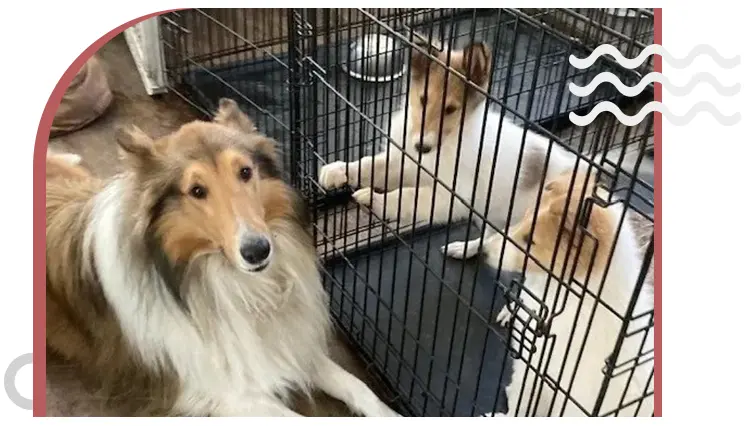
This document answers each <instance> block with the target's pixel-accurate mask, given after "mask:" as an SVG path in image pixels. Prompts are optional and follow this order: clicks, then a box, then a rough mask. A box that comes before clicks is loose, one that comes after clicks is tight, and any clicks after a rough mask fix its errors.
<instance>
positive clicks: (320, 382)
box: [46, 99, 398, 416]
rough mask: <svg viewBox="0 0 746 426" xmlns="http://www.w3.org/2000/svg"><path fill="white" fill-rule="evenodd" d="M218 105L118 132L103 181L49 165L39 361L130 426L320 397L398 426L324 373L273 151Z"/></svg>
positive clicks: (301, 228) (303, 229) (355, 387)
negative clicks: (130, 413)
mask: <svg viewBox="0 0 746 426" xmlns="http://www.w3.org/2000/svg"><path fill="white" fill-rule="evenodd" d="M219 105H220V107H219V111H218V113H217V115H216V117H215V118H214V120H212V121H195V122H192V123H188V124H185V125H184V126H182V127H181V128H180V129H179V130H178V131H176V132H174V133H172V134H170V135H167V136H165V137H162V138H159V139H156V140H153V139H151V138H150V137H149V136H147V135H146V134H144V133H143V132H141V131H139V130H137V129H136V128H133V129H132V130H129V131H121V132H119V134H118V138H117V142H118V144H119V147H121V152H122V154H123V158H124V160H125V166H126V167H125V171H124V172H123V173H121V174H120V175H118V176H116V177H114V178H112V179H110V180H107V181H100V180H98V179H97V178H95V177H93V176H92V175H91V174H89V173H87V172H86V171H85V169H83V168H82V167H81V166H79V165H77V161H76V160H75V158H74V157H71V156H69V155H64V154H63V155H55V154H51V155H49V156H48V158H47V190H46V200H47V201H46V203H47V204H46V241H47V247H46V253H47V254H46V262H47V268H46V273H47V291H46V294H47V302H46V303H47V345H48V348H49V349H50V350H51V351H53V352H55V353H57V354H59V355H61V356H62V357H64V358H66V359H68V360H70V361H72V362H74V363H77V364H78V365H80V366H81V367H82V368H83V369H84V370H85V371H87V372H88V373H90V374H89V375H90V377H91V378H93V379H95V380H96V384H97V385H98V386H99V387H100V389H102V391H103V392H105V393H106V399H108V400H109V401H111V402H112V404H113V405H118V404H121V403H123V402H125V401H127V402H129V403H130V404H135V407H132V409H133V410H134V413H135V414H137V415H186V416H294V415H298V414H297V413H295V412H293V411H292V410H291V409H290V408H288V407H287V398H288V396H289V394H290V393H291V391H301V392H302V391H308V390H309V389H310V388H314V387H315V388H318V389H320V390H322V391H324V392H326V393H328V394H329V395H330V396H332V397H334V398H337V399H339V400H341V401H343V402H344V403H346V404H347V405H348V406H349V407H350V408H351V409H352V410H353V411H354V412H356V413H359V414H362V415H365V416H397V415H398V414H397V413H395V412H394V411H392V410H391V409H390V408H389V407H387V406H386V405H385V404H384V403H383V402H382V401H381V400H379V399H378V397H377V396H376V395H375V394H374V393H373V392H372V391H371V390H370V389H369V388H368V387H367V386H366V385H365V384H363V383H362V382H361V381H360V380H358V379H357V378H355V377H354V376H352V375H351V374H349V373H347V372H346V371H345V370H343V369H342V368H341V367H340V366H338V365H337V364H335V363H334V362H333V361H332V360H331V359H330V358H329V353H328V346H327V342H328V338H329V331H330V324H331V322H330V320H329V316H328V311H327V299H326V294H325V292H324V290H323V288H322V285H321V280H320V274H319V270H318V268H317V257H316V252H315V250H314V245H313V243H312V240H311V238H310V234H309V232H308V225H309V223H308V222H307V219H306V216H305V213H304V208H303V203H302V201H301V199H300V198H299V197H298V195H296V193H295V192H294V191H293V190H292V189H291V188H290V187H288V186H287V185H286V184H285V183H283V181H282V180H281V179H280V173H279V171H278V158H277V156H276V153H275V143H274V141H273V140H271V139H269V138H267V137H265V136H264V135H262V134H260V133H259V132H257V131H256V129H255V127H254V125H253V124H252V122H251V121H250V120H249V118H248V117H247V116H246V115H244V114H243V112H241V111H240V109H239V108H238V106H237V104H236V103H235V102H233V101H231V100H227V99H223V100H221V101H220V104H219ZM133 401H134V402H133Z"/></svg>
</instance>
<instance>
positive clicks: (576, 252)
mask: <svg viewBox="0 0 746 426" xmlns="http://www.w3.org/2000/svg"><path fill="white" fill-rule="evenodd" d="M586 176H588V184H587V187H586V189H585V191H584V190H583V187H584V185H586ZM572 180H573V173H572V172H567V173H565V174H562V175H560V176H559V177H557V178H555V179H553V180H552V181H550V182H549V183H547V185H546V186H545V190H544V191H543V193H542V196H541V199H540V203H539V207H538V212H537V214H536V222H535V227H534V230H533V235H532V234H531V227H532V223H533V222H534V209H533V208H531V209H529V210H527V211H526V213H525V215H524V217H523V219H522V220H521V221H520V222H519V223H517V224H515V225H514V226H511V229H510V232H509V234H508V235H509V237H510V239H511V240H513V242H511V241H509V240H505V238H504V237H503V236H502V235H500V234H495V235H492V236H490V237H488V238H486V239H485V242H484V256H485V261H486V262H487V264H489V265H491V266H492V267H494V268H498V267H500V262H501V258H502V270H503V271H513V272H522V271H523V270H524V269H523V268H524V261H526V263H525V264H526V269H525V271H526V272H525V277H526V279H525V283H524V289H523V290H522V295H521V296H520V300H521V302H522V303H523V304H524V307H523V308H521V309H514V310H515V312H514V313H511V311H510V309H509V308H508V306H507V305H506V307H504V308H503V310H502V311H501V312H500V313H499V314H498V316H497V321H498V322H500V323H501V324H503V325H505V324H507V323H508V321H509V320H510V318H511V315H514V318H515V319H514V324H515V325H516V329H517V330H518V331H519V333H520V330H522V329H523V327H524V325H525V324H529V325H528V329H529V330H532V329H534V327H535V326H536V322H535V320H532V319H531V317H530V316H529V315H528V313H527V311H532V310H533V311H535V312H537V313H538V312H540V308H541V305H540V302H539V301H538V300H543V304H544V306H545V307H547V308H548V310H549V313H550V315H549V317H550V318H551V321H549V328H548V333H547V334H546V335H544V336H538V337H536V342H535V348H536V351H535V353H533V355H531V354H529V353H527V352H526V351H524V352H523V353H522V354H521V356H520V357H519V359H516V360H515V361H514V362H513V373H512V375H511V381H510V384H509V385H508V387H507V389H506V393H507V399H508V413H507V415H508V416H538V417H545V416H557V415H559V414H562V415H563V416H566V417H579V416H585V415H586V414H584V412H583V411H582V410H581V409H580V408H579V407H578V405H579V406H580V407H582V408H583V409H585V410H587V411H588V412H592V410H593V409H594V407H595V406H596V404H597V403H599V404H600V411H599V414H600V415H603V414H604V413H608V412H610V411H612V410H615V409H617V408H619V407H624V406H625V405H626V404H629V405H628V406H626V407H625V408H623V409H621V410H620V411H619V412H618V414H616V415H619V416H624V417H629V416H637V415H641V416H649V415H651V414H652V412H653V398H652V396H650V394H651V393H652V392H653V389H654V385H653V366H652V359H650V358H651V357H652V351H653V341H654V338H653V331H652V328H651V329H650V330H649V331H648V332H647V334H646V333H645V332H637V333H634V332H635V331H636V330H637V331H639V330H644V329H645V328H646V326H648V325H649V321H650V320H651V319H650V317H649V315H644V314H646V313H649V312H652V310H653V291H652V287H651V285H650V283H649V282H646V283H645V284H644V285H643V287H642V289H641V290H640V293H639V296H638V298H637V300H636V303H635V305H634V307H633V309H634V310H633V311H632V316H631V319H633V320H632V321H631V322H630V325H629V327H628V328H627V330H626V333H625V334H627V337H626V338H624V340H623V343H622V345H621V347H620V350H619V353H618V356H617V357H616V360H617V361H616V367H617V368H616V369H613V370H611V371H610V372H611V373H613V374H614V375H616V374H618V375H619V376H618V377H613V378H612V379H611V380H610V382H609V384H608V388H607V390H606V393H605V397H604V399H603V401H597V399H598V398H599V393H600V391H601V389H602V382H603V378H604V373H603V371H604V370H605V369H607V368H608V367H607V365H606V363H607V358H608V357H610V356H611V355H612V353H613V350H614V347H615V344H616V343H617V338H618V337H619V335H620V332H621V331H623V330H622V317H623V316H624V315H625V314H626V313H627V310H628V308H629V306H630V304H631V303H632V302H633V300H632V299H633V294H634V291H635V287H636V285H637V282H638V278H639V275H640V273H641V268H642V264H643V263H642V253H641V249H640V244H639V242H638V240H639V238H638V236H637V234H636V232H635V229H634V228H633V224H632V223H633V222H632V221H631V220H630V219H628V218H629V217H630V216H629V215H630V213H631V211H628V212H627V215H626V216H625V217H624V220H623V221H622V216H621V213H622V208H623V206H622V205H621V204H620V203H617V204H612V205H610V206H608V207H606V208H603V207H601V206H598V205H595V206H593V208H592V209H591V213H590V216H589V220H588V224H587V225H586V226H585V227H583V228H582V229H581V227H580V226H579V222H576V214H577V212H578V211H579V209H581V208H582V206H583V204H582V202H583V200H584V199H585V198H587V197H590V194H591V191H592V190H591V189H590V188H592V187H593V185H594V184H595V179H594V178H593V176H592V175H586V174H584V173H578V174H577V175H576V176H575V179H574V183H573V182H572ZM571 184H572V186H571ZM568 198H569V205H568V206H567V208H566V204H568ZM565 211H567V215H566V217H565V221H564V223H563V221H562V219H563V212H565ZM620 221H622V226H621V230H619V232H618V239H617V240H616V242H615V241H614V239H615V235H617V230H618V229H619V224H620ZM584 231H585V232H584ZM573 232H574V234H573ZM586 232H587V233H586ZM558 238H559V239H560V240H559V244H557V241H558ZM594 239H595V240H596V241H597V242H594ZM529 241H530V242H531V244H530V246H531V247H530V250H529V253H530V255H531V256H529V257H528V259H527V258H526V254H525V253H526V245H527V244H528V243H529ZM503 244H505V249H504V251H503ZM516 244H520V247H521V248H519V247H518V246H517V245H516ZM555 247H556V248H555ZM555 251H556V252H557V253H558V254H557V256H556V260H555V263H554V267H553V268H552V269H551V270H552V273H553V274H554V276H555V277H561V278H562V282H563V283H568V282H573V285H572V289H573V291H574V293H573V292H568V291H567V289H568V287H567V285H566V284H561V285H560V283H559V282H558V281H557V279H556V278H552V279H551V280H548V278H549V274H548V272H547V270H549V268H550V267H551V266H550V265H552V257H553V254H554V253H555ZM473 254H474V253H469V254H468V255H473ZM610 256H611V259H610V260H609V257H610ZM537 262H538V264H537ZM566 262H567V263H566ZM540 265H543V267H544V268H547V269H544V268H542V266H540ZM565 265H567V266H566V267H564V266H565ZM607 265H609V269H608V275H607V276H606V278H605V279H604V270H605V269H606V266H607ZM649 273H650V272H648V274H649ZM648 279H649V278H648ZM547 281H549V283H548V285H547ZM602 283H603V284H602ZM584 288H585V290H584ZM529 294H531V295H533V297H532V296H531V295H529ZM597 300H600V301H602V302H603V303H604V304H605V305H603V304H598V303H597ZM609 308H611V309H613V312H612V310H610V309H609ZM614 312H616V313H618V314H620V315H621V317H620V316H617V315H616V314H615V313H614ZM586 334H587V338H586ZM527 337H528V339H529V340H531V339H532V338H533V337H532V336H531V332H529V333H527ZM515 349H516V350H519V348H518V347H517V346H516V347H515ZM545 351H546V352H545ZM640 354H644V356H642V357H640V358H638V356H639V355H640ZM526 357H529V358H530V363H529V364H530V367H528V365H527V363H526V361H525V360H523V359H520V358H526ZM643 360H647V362H644V363H642V362H641V361H643ZM635 363H640V365H637V366H636V367H635V368H634V369H632V373H630V372H629V371H627V372H623V373H622V371H625V370H628V369H630V367H632V366H634V365H635ZM563 366H564V367H563ZM537 371H538V372H540V374H539V379H538V381H537V382H536V383H538V384H537V385H536V386H534V383H535V382H534V380H536V379H537V374H536V372H537ZM542 378H543V379H542ZM547 378H550V379H551V382H552V383H554V384H558V385H559V387H560V389H562V391H559V392H557V391H555V390H553V389H552V386H550V385H549V384H548V383H547ZM542 383H543V387H542V389H541V391H540V390H539V385H541V384H542ZM571 383H572V385H571ZM563 391H564V392H568V391H569V396H570V398H571V399H568V398H567V396H566V395H567V394H565V393H563ZM555 395H556V396H555ZM644 395H648V396H647V397H646V398H645V399H644V400H643V402H642V404H639V403H636V402H635V400H637V399H638V398H641V397H642V396H644ZM565 404H566V407H565ZM563 407H564V413H562V411H561V410H562V409H563Z"/></svg>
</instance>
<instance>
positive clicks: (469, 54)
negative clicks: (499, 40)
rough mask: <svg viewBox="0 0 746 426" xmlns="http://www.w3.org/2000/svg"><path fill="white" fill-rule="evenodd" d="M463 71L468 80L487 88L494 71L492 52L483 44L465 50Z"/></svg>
mask: <svg viewBox="0 0 746 426" xmlns="http://www.w3.org/2000/svg"><path fill="white" fill-rule="evenodd" d="M462 60H463V63H462V70H463V72H464V75H465V76H466V78H468V79H469V80H470V81H472V82H474V83H475V84H477V85H479V86H480V87H485V86H487V82H488V80H489V78H490V72H491V71H492V52H491V51H490V48H489V47H488V46H487V45H486V44H484V43H482V42H476V43H472V44H470V45H468V46H466V47H465V48H464V50H463V59H462Z"/></svg>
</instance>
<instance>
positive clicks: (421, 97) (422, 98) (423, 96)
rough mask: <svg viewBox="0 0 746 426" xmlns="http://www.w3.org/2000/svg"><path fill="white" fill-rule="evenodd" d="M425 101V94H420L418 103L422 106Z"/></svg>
mask: <svg viewBox="0 0 746 426" xmlns="http://www.w3.org/2000/svg"><path fill="white" fill-rule="evenodd" d="M426 101H427V100H426V99H425V95H422V96H420V103H421V104H422V106H425V103H426Z"/></svg>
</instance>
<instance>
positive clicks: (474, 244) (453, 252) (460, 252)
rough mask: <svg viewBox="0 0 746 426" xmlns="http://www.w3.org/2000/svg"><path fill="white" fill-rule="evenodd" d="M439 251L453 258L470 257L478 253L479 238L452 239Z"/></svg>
mask: <svg viewBox="0 0 746 426" xmlns="http://www.w3.org/2000/svg"><path fill="white" fill-rule="evenodd" d="M440 251H441V253H444V254H445V255H446V256H448V257H452V258H454V259H470V258H472V257H474V256H475V255H476V254H477V253H479V239H478V238H477V239H475V240H471V241H454V242H452V243H450V244H447V245H444V246H442V247H441V248H440Z"/></svg>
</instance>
